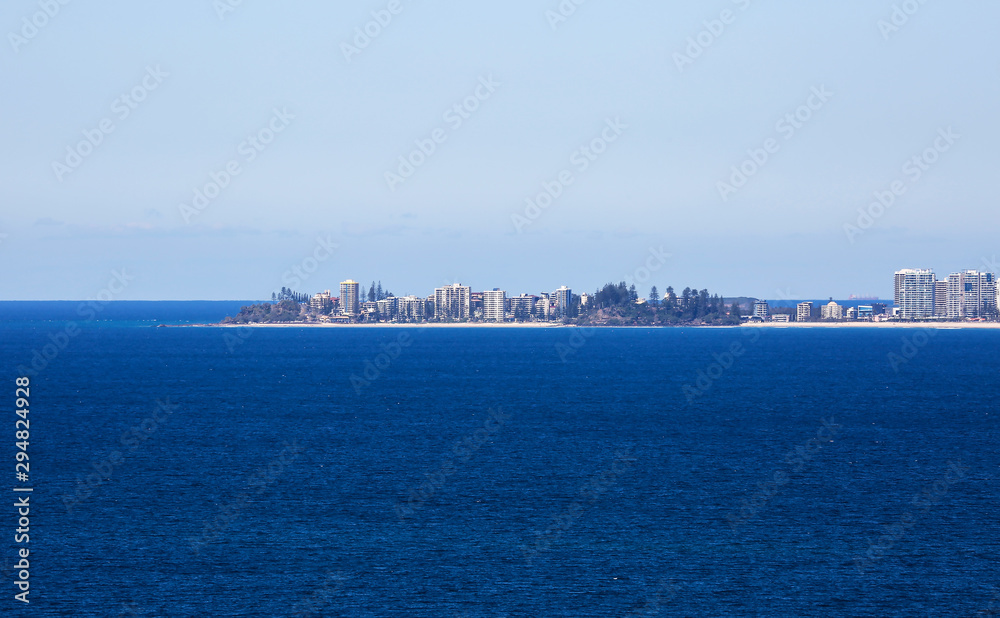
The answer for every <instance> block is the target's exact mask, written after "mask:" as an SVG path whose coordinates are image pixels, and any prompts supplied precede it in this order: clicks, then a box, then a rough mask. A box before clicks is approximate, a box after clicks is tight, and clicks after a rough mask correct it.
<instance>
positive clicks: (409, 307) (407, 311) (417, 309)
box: [396, 296, 427, 322]
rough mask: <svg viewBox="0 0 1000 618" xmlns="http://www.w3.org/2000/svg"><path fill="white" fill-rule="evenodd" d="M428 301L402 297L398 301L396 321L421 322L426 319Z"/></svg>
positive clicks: (414, 297) (413, 297)
mask: <svg viewBox="0 0 1000 618" xmlns="http://www.w3.org/2000/svg"><path fill="white" fill-rule="evenodd" d="M426 304H427V301H426V299H423V298H418V297H416V296H401V297H399V298H397V299H396V319H397V320H399V321H401V322H419V321H421V320H423V319H424V306H425V305H426Z"/></svg>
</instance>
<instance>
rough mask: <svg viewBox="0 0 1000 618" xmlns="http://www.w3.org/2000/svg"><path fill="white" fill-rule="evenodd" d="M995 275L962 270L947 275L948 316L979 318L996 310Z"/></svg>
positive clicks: (951, 317)
mask: <svg viewBox="0 0 1000 618" xmlns="http://www.w3.org/2000/svg"><path fill="white" fill-rule="evenodd" d="M996 297H997V282H996V275H994V274H993V273H984V272H980V271H978V270H964V271H962V272H960V273H952V274H950V275H948V318H950V319H959V318H980V317H984V316H986V315H989V314H992V313H993V312H994V311H995V310H996Z"/></svg>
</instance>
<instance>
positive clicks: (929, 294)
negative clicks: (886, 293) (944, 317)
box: [893, 268, 936, 320]
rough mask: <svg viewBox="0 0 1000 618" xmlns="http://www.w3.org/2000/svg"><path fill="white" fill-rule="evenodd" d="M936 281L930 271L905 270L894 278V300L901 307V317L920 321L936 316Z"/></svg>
mask: <svg viewBox="0 0 1000 618" xmlns="http://www.w3.org/2000/svg"><path fill="white" fill-rule="evenodd" d="M935 284H936V279H935V277H934V271H933V270H930V269H915V268H905V269H903V270H898V271H896V273H895V278H894V290H895V291H894V297H893V298H894V300H895V301H896V306H897V307H899V317H900V318H902V319H904V320H920V319H924V318H929V317H932V316H933V315H934V291H935Z"/></svg>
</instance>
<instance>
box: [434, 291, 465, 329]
mask: <svg viewBox="0 0 1000 618" xmlns="http://www.w3.org/2000/svg"><path fill="white" fill-rule="evenodd" d="M471 297H472V294H471V292H470V291H469V286H467V285H462V284H461V283H453V284H451V285H446V286H444V287H443V288H435V290H434V319H436V320H448V319H452V320H466V319H468V318H469V301H470V299H471Z"/></svg>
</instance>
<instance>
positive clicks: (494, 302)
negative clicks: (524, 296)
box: [483, 289, 507, 322]
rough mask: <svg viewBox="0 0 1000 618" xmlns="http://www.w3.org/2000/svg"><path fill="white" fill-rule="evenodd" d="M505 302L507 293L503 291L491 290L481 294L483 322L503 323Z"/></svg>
mask: <svg viewBox="0 0 1000 618" xmlns="http://www.w3.org/2000/svg"><path fill="white" fill-rule="evenodd" d="M506 300H507V292H505V291H503V290H497V289H493V290H487V291H485V292H483V320H485V321H487V322H503V321H504V305H505V304H506Z"/></svg>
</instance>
